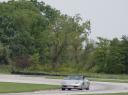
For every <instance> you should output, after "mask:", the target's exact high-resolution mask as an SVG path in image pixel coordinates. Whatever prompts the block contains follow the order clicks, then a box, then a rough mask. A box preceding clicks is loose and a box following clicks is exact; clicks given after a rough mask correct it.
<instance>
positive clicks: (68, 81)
mask: <svg viewBox="0 0 128 95" xmlns="http://www.w3.org/2000/svg"><path fill="white" fill-rule="evenodd" d="M61 85H62V88H61V89H62V90H65V89H68V90H71V89H79V90H83V89H86V90H89V87H90V81H89V80H87V79H86V78H85V77H84V76H68V77H66V78H64V80H63V81H62V83H61Z"/></svg>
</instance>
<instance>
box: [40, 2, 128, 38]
mask: <svg viewBox="0 0 128 95" xmlns="http://www.w3.org/2000/svg"><path fill="white" fill-rule="evenodd" d="M40 1H41V0H40ZM42 1H44V2H45V3H46V4H49V5H51V6H52V7H53V8H56V9H58V10H60V11H61V12H62V13H63V14H68V15H70V16H74V15H75V14H78V13H79V14H80V15H81V17H82V18H83V19H84V20H90V21H91V24H92V25H91V28H92V33H91V34H90V38H91V39H96V38H97V37H104V38H107V39H112V38H115V37H118V38H121V36H122V35H128V0H42Z"/></svg>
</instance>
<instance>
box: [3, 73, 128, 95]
mask: <svg viewBox="0 0 128 95" xmlns="http://www.w3.org/2000/svg"><path fill="white" fill-rule="evenodd" d="M61 81H62V80H61V79H46V78H45V77H43V76H24V75H2V74H1V75H0V82H17V83H33V84H51V85H60V83H61ZM122 92H128V83H112V82H95V81H92V82H91V87H90V90H89V91H86V90H82V91H79V90H72V91H61V90H60V89H58V90H47V91H36V92H23V93H8V94H0V95H77V94H102V93H122Z"/></svg>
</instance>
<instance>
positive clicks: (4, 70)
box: [0, 65, 11, 74]
mask: <svg viewBox="0 0 128 95" xmlns="http://www.w3.org/2000/svg"><path fill="white" fill-rule="evenodd" d="M0 73H1V74H10V73H11V69H10V66H9V65H0Z"/></svg>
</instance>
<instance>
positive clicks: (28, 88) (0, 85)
mask: <svg viewBox="0 0 128 95" xmlns="http://www.w3.org/2000/svg"><path fill="white" fill-rule="evenodd" d="M58 88H60V87H59V86H57V85H46V84H27V83H10V82H0V93H19V92H32V91H39V90H50V89H58Z"/></svg>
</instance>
